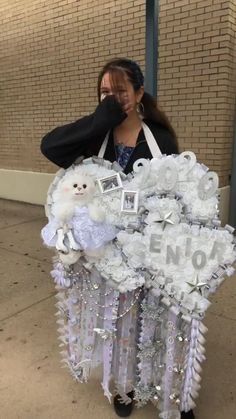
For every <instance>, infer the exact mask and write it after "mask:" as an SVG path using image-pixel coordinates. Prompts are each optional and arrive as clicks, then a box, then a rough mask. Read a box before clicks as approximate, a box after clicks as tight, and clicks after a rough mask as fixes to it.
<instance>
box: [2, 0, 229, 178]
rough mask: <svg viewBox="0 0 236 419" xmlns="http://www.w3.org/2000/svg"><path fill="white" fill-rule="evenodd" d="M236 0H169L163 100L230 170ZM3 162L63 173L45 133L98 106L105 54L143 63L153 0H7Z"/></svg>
mask: <svg viewBox="0 0 236 419" xmlns="http://www.w3.org/2000/svg"><path fill="white" fill-rule="evenodd" d="M235 7H236V6H235V1H234V0H228V1H224V0H160V26H159V29H160V38H159V39H160V49H159V101H160V104H161V105H162V107H163V108H164V110H165V111H166V112H167V114H168V115H169V117H170V119H171V121H172V123H173V125H174V127H175V128H176V131H177V134H178V137H179V140H180V145H181V149H182V150H186V149H188V150H189V149H190V150H193V151H194V152H195V153H196V154H197V157H198V159H199V160H200V161H202V162H204V163H206V164H207V165H208V166H209V167H210V168H212V169H213V170H216V171H217V172H218V173H219V174H220V178H221V185H226V184H228V183H229V182H228V181H229V179H228V178H229V174H230V170H231V150H232V129H233V109H234V99H235V87H236V83H235V81H236V80H235V74H236V71H235V67H234V66H235V62H234V53H235V15H236V10H235ZM0 24H1V35H0V57H1V59H0V80H1V92H0V94H1V100H0V112H1V132H0V143H1V153H0V167H1V168H9V169H11V168H12V169H19V170H34V171H47V172H49V171H55V166H54V165H52V164H50V163H48V162H47V161H46V159H44V158H43V157H42V156H41V155H40V152H39V143H40V139H41V137H42V135H43V134H44V133H46V132H47V131H49V130H50V129H51V128H53V127H54V126H57V125H59V124H63V123H67V122H70V121H73V120H74V119H76V118H79V117H80V116H82V115H85V114H87V113H90V112H92V111H93V109H94V107H95V105H96V78H97V74H98V71H99V69H100V68H101V67H102V65H103V64H104V62H106V61H107V60H108V59H110V58H112V57H114V56H128V57H130V58H133V59H135V60H137V61H138V62H139V63H140V64H141V67H142V68H143V69H144V58H145V55H144V52H145V1H144V0H132V1H131V0H119V1H118V0H116V1H108V0H102V1H99V2H98V1H97V0H90V1H89V2H88V1H85V0H80V1H77V0H47V2H45V1H43V0H31V1H30V2H29V1H27V0H15V1H14V2H9V1H8V0H1V3H0Z"/></svg>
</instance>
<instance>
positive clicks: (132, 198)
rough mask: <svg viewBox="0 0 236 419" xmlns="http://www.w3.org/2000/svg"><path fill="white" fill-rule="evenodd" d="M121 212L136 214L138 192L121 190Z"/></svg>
mask: <svg viewBox="0 0 236 419" xmlns="http://www.w3.org/2000/svg"><path fill="white" fill-rule="evenodd" d="M121 212H125V213H127V214H137V212H138V192H137V191H122V196H121Z"/></svg>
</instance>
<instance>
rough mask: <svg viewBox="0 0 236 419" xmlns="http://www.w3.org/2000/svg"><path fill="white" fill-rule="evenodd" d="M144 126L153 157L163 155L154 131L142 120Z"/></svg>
mask: <svg viewBox="0 0 236 419" xmlns="http://www.w3.org/2000/svg"><path fill="white" fill-rule="evenodd" d="M142 127H143V131H144V135H145V138H146V141H147V145H148V147H149V150H150V151H151V154H152V157H159V156H161V154H162V153H161V150H160V148H159V147H158V144H157V142H156V140H155V138H154V136H153V133H152V131H151V130H150V128H148V126H147V125H146V124H145V123H144V122H142Z"/></svg>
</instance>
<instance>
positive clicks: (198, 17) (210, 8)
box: [159, 0, 236, 186]
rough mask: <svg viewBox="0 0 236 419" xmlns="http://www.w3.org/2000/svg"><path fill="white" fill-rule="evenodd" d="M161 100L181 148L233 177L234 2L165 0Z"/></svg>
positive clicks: (223, 182)
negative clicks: (191, 151) (231, 173)
mask: <svg viewBox="0 0 236 419" xmlns="http://www.w3.org/2000/svg"><path fill="white" fill-rule="evenodd" d="M160 6H161V13H160V16H161V17H160V28H159V29H160V49H159V67H160V68H159V89H160V91H159V100H160V103H161V104H162V106H163V107H164V109H166V110H168V114H169V115H170V117H171V120H172V123H173V125H174V126H175V128H176V131H177V133H178V136H179V138H180V143H181V148H182V149H185V150H193V151H194V152H195V153H196V154H197V157H198V159H199V160H200V161H202V162H205V163H206V164H207V165H208V166H209V167H210V168H211V169H213V170H215V171H217V172H218V173H219V174H220V178H221V185H222V186H223V185H227V184H228V183H229V174H230V172H231V150H232V137H233V113H234V101H235V91H236V90H235V75H236V72H235V66H234V59H235V57H234V54H235V33H236V32H235V29H236V28H235V2H234V0H231V1H223V0H191V1H190V0H167V1H164V0H162V1H161V2H160Z"/></svg>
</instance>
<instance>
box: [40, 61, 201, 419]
mask: <svg viewBox="0 0 236 419" xmlns="http://www.w3.org/2000/svg"><path fill="white" fill-rule="evenodd" d="M143 86H144V77H143V74H142V71H141V69H140V67H139V66H138V64H137V63H135V62H134V61H132V60H129V59H124V58H116V59H113V60H111V61H109V62H108V63H107V64H106V65H105V66H104V67H103V69H102V71H101V72H100V74H99V77H98V102H99V104H98V106H97V108H96V109H95V111H94V112H93V113H92V114H91V115H88V116H85V117H83V118H81V119H79V120H77V121H75V122H73V123H71V124H68V125H65V126H61V127H58V128H55V129H54V130H53V131H51V132H50V133H48V134H47V135H46V136H45V137H44V138H43V140H42V144H41V151H42V153H43V154H44V155H45V156H46V157H47V158H48V159H49V160H51V161H52V162H54V163H55V164H57V165H58V166H61V167H63V168H68V167H69V166H70V165H71V164H72V163H74V162H75V160H76V159H77V158H79V157H81V156H83V157H84V158H88V157H91V156H93V155H99V156H102V157H104V159H106V160H110V161H111V162H113V161H117V162H118V163H119V164H120V166H122V167H123V170H124V172H125V173H126V174H127V173H129V172H131V171H132V167H133V164H134V162H135V161H136V160H137V159H139V158H146V159H151V158H152V157H153V155H152V150H151V147H150V144H149V142H148V141H147V138H146V136H147V135H146V134H147V129H149V130H150V131H151V136H152V137H154V139H155V144H156V147H157V148H159V150H160V151H161V153H162V154H177V153H178V144H177V140H176V136H175V132H174V130H173V128H172V127H171V125H170V123H169V121H168V119H167V117H166V116H165V114H164V113H163V112H162V111H160V110H159V108H158V106H157V105H156V102H155V100H154V99H153V97H152V96H150V95H149V94H148V93H147V92H145V91H144V87H143ZM144 125H145V126H146V127H147V129H146V130H144ZM150 131H149V132H150ZM145 132H146V134H145ZM105 138H106V140H105V141H104V139H105ZM139 303H140V301H139ZM121 321H122V319H119V322H121ZM137 321H138V310H137V311H136V318H135V322H136V323H137ZM118 326H119V325H118ZM117 329H118V327H117ZM132 330H133V332H132V331H131V332H129V335H127V339H129V341H130V342H132V345H133V346H135V333H136V332H135V330H136V327H133V329H132ZM133 353H134V354H135V348H134V352H133ZM135 363H136V362H135V361H134V368H133V371H134V372H133V375H135ZM113 372H114V370H113ZM132 389H133V383H132V380H131V382H130V381H129V385H128V386H127V394H128V396H129V398H130V400H132V398H133V391H132ZM114 408H115V411H116V413H117V414H118V416H121V417H126V416H129V415H130V414H131V411H132V408H133V400H132V401H131V403H129V404H125V403H122V402H120V397H119V395H117V396H116V397H115V398H114ZM181 418H188V419H193V418H194V415H193V412H192V410H190V411H189V412H182V413H181Z"/></svg>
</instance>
